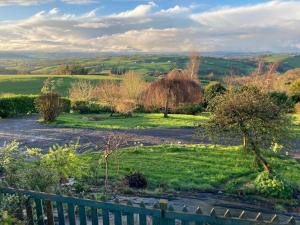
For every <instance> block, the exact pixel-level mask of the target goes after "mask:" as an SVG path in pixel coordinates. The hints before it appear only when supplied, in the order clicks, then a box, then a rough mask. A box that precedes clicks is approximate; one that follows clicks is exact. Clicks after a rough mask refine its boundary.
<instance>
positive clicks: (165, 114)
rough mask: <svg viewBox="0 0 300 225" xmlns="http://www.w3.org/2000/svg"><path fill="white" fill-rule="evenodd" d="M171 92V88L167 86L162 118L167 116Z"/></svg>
mask: <svg viewBox="0 0 300 225" xmlns="http://www.w3.org/2000/svg"><path fill="white" fill-rule="evenodd" d="M170 94H171V89H170V88H169V90H168V95H167V99H166V104H165V110H164V118H168V110H169V98H170Z"/></svg>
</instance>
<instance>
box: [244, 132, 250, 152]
mask: <svg viewBox="0 0 300 225" xmlns="http://www.w3.org/2000/svg"><path fill="white" fill-rule="evenodd" d="M243 147H244V149H245V150H248V149H249V138H248V137H247V135H246V134H244V135H243Z"/></svg>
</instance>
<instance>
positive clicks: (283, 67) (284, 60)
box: [263, 55, 300, 73]
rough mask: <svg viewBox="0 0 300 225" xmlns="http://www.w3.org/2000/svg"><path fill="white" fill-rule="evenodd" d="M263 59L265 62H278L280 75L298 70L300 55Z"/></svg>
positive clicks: (273, 56)
mask: <svg viewBox="0 0 300 225" xmlns="http://www.w3.org/2000/svg"><path fill="white" fill-rule="evenodd" d="M263 59H264V60H265V61H266V62H280V65H279V67H278V72H280V73H284V72H286V71H288V70H291V69H295V68H300V55H270V56H265V57H263Z"/></svg>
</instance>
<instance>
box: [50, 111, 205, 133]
mask: <svg viewBox="0 0 300 225" xmlns="http://www.w3.org/2000/svg"><path fill="white" fill-rule="evenodd" d="M207 119H208V114H205V113H204V114H202V115H197V116H192V115H179V114H172V115H170V116H169V118H163V114H162V113H148V114H142V113H135V114H134V115H133V117H129V118H125V117H121V116H113V117H110V116H109V114H99V115H97V114H86V115H81V114H62V115H60V116H59V117H58V118H57V120H56V121H55V122H54V124H56V125H59V126H64V127H77V128H103V129H147V128H176V127H194V126H196V125H197V124H199V123H201V122H203V121H205V120H207Z"/></svg>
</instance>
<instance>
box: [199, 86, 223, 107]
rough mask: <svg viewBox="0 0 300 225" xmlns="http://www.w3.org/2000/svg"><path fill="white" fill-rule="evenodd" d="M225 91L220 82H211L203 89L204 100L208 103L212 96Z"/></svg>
mask: <svg viewBox="0 0 300 225" xmlns="http://www.w3.org/2000/svg"><path fill="white" fill-rule="evenodd" d="M225 91H226V88H225V87H224V86H223V85H222V84H221V83H220V82H211V83H209V84H208V85H207V86H206V87H205V89H204V100H205V102H206V103H209V102H210V101H211V100H212V99H213V98H214V97H216V96H217V95H219V94H222V93H224V92H225Z"/></svg>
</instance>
